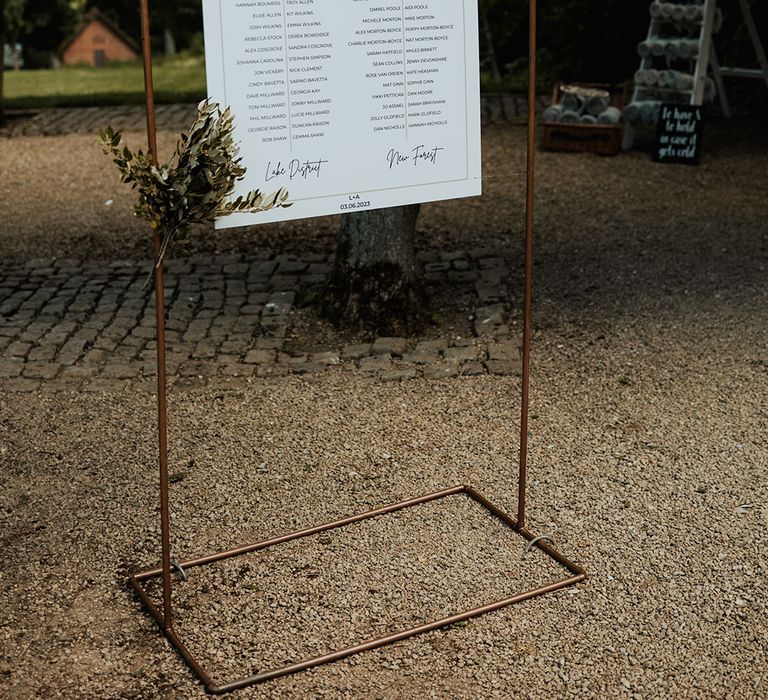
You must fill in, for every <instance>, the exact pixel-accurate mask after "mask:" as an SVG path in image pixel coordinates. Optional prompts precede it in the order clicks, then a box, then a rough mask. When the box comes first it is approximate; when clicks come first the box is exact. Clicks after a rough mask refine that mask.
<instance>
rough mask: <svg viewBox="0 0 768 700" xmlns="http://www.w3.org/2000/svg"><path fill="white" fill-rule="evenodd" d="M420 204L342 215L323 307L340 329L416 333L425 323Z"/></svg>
mask: <svg viewBox="0 0 768 700" xmlns="http://www.w3.org/2000/svg"><path fill="white" fill-rule="evenodd" d="M418 214H419V205H412V206H407V207H393V208H390V209H378V210H374V211H366V212H356V213H353V214H347V215H344V216H343V217H342V224H341V231H340V233H339V244H338V248H337V251H336V262H335V265H334V268H333V272H332V273H331V277H330V279H329V281H328V284H327V286H326V288H325V292H324V294H323V299H322V301H321V304H320V308H321V313H322V315H323V316H324V317H325V318H327V319H329V320H330V321H331V322H332V323H333V324H334V325H336V326H337V327H339V328H354V329H358V330H369V331H372V332H375V333H377V334H378V335H412V334H414V333H416V332H418V331H419V330H421V329H422V328H423V327H424V325H425V323H426V320H427V317H426V314H425V312H424V307H423V303H422V299H423V295H422V288H421V284H420V281H419V278H418V268H417V265H416V260H415V255H414V249H413V238H414V232H415V230H416V219H417V217H418Z"/></svg>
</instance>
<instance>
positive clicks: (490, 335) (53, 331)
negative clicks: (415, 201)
mask: <svg viewBox="0 0 768 700" xmlns="http://www.w3.org/2000/svg"><path fill="white" fill-rule="evenodd" d="M419 258H420V262H421V263H422V264H423V266H424V273H425V279H426V281H427V284H429V285H447V286H448V288H449V289H454V288H455V291H456V293H459V291H461V292H462V293H467V292H468V293H469V298H471V299H472V300H473V301H474V308H470V309H468V310H467V311H468V312H469V314H470V318H471V320H472V325H473V328H474V337H470V338H456V337H453V336H452V334H450V333H446V334H445V336H444V337H440V338H430V339H421V340H407V339H404V338H376V339H372V342H370V343H364V344H355V345H341V344H339V345H338V347H324V348H322V349H321V351H320V350H319V349H318V348H317V347H315V346H310V347H299V346H297V342H299V343H300V342H301V340H300V339H299V340H298V341H297V339H296V338H295V337H294V336H293V334H292V329H293V323H292V322H293V320H294V319H295V317H296V315H297V314H302V313H303V314H307V313H311V312H309V311H307V310H300V309H297V307H296V301H297V297H298V296H299V295H300V294H301V292H302V291H303V290H304V289H306V288H309V287H316V286H317V285H320V284H321V283H322V282H323V281H324V280H325V278H326V276H327V275H328V273H329V272H330V269H331V266H330V260H329V258H328V257H327V256H324V255H321V254H309V255H304V256H302V257H295V256H289V255H277V256H269V257H267V256H262V257H257V256H253V257H247V256H242V255H220V256H213V257H207V258H190V259H186V260H174V261H171V262H170V263H169V265H168V272H167V275H166V309H167V313H166V315H167V348H168V358H167V365H168V372H169V376H171V377H172V378H173V380H174V381H176V382H177V383H181V384H191V385H197V384H205V383H214V384H215V383H216V382H219V383H222V384H227V383H231V382H233V381H235V380H237V381H240V382H242V381H246V382H247V381H248V380H249V378H252V377H253V376H258V377H268V376H282V375H286V374H291V373H293V374H306V373H312V372H323V371H334V368H335V371H355V372H358V373H360V374H362V375H364V376H366V377H370V378H376V379H380V380H385V381H386V380H405V379H410V378H415V377H420V376H424V377H427V378H434V379H440V378H448V377H454V376H458V375H460V374H465V375H477V374H485V373H493V374H515V373H517V372H518V371H519V364H520V363H519V340H518V339H517V338H516V337H514V336H513V333H512V332H511V331H510V328H509V326H508V325H507V319H508V315H509V306H508V304H507V288H506V279H507V276H508V273H507V267H506V264H505V261H504V260H503V259H502V258H500V257H498V256H495V255H494V254H493V252H492V251H485V250H475V251H469V252H468V253H465V252H453V253H442V254H438V253H434V254H433V253H423V254H420V256H419ZM147 271H148V263H142V262H138V261H116V262H112V263H109V264H106V265H99V264H96V263H93V262H83V261H79V260H74V259H56V260H32V261H29V262H28V263H26V264H25V265H23V266H19V267H12V268H6V269H3V270H2V271H0V389H5V390H10V391H37V390H39V389H43V390H45V391H60V390H81V389H85V390H92V391H98V390H114V389H116V388H120V387H123V386H127V385H129V384H130V385H132V386H133V385H135V386H139V387H141V386H143V387H145V388H147V389H150V390H151V388H152V384H153V383H152V378H153V377H154V375H155V367H156V365H155V358H156V347H157V346H156V342H155V316H154V296H153V294H152V293H151V292H150V290H148V289H147V288H146V280H147ZM305 342H306V341H305Z"/></svg>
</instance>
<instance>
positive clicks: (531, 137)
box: [517, 0, 536, 530]
mask: <svg viewBox="0 0 768 700" xmlns="http://www.w3.org/2000/svg"><path fill="white" fill-rule="evenodd" d="M529 3H530V7H529V18H528V35H529V39H528V162H527V170H526V176H525V295H524V301H523V389H522V401H521V409H520V474H519V478H518V494H517V527H518V529H520V530H523V529H525V492H526V485H527V478H528V397H529V390H530V375H531V325H532V319H531V316H532V311H531V298H532V296H533V206H534V187H535V178H536V0H529Z"/></svg>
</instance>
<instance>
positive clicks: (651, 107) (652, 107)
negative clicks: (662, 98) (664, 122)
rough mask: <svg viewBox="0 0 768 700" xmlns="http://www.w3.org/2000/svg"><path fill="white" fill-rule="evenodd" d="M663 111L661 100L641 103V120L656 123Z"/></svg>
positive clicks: (645, 122) (646, 122) (644, 122)
mask: <svg viewBox="0 0 768 700" xmlns="http://www.w3.org/2000/svg"><path fill="white" fill-rule="evenodd" d="M660 112H661V103H660V102H642V103H641V104H640V121H641V122H642V123H643V124H655V123H656V122H657V121H658V120H659V113H660Z"/></svg>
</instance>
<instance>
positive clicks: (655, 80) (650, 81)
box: [645, 68, 659, 87]
mask: <svg viewBox="0 0 768 700" xmlns="http://www.w3.org/2000/svg"><path fill="white" fill-rule="evenodd" d="M645 84H646V85H647V86H648V87H653V86H654V85H658V84H659V71H657V70H656V69H655V68H649V69H648V70H647V71H645Z"/></svg>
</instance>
